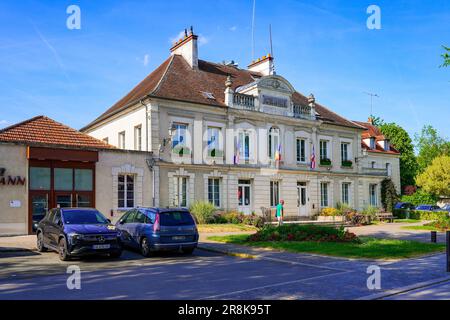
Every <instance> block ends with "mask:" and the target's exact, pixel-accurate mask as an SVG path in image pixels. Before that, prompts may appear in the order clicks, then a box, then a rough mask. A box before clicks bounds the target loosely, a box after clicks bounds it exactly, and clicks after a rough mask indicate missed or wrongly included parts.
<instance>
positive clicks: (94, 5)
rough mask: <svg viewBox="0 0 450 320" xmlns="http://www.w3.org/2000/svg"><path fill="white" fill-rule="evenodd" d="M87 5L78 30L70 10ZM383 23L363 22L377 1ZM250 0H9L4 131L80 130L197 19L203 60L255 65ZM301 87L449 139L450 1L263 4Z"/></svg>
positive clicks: (0, 78)
mask: <svg viewBox="0 0 450 320" xmlns="http://www.w3.org/2000/svg"><path fill="white" fill-rule="evenodd" d="M71 4H76V5H79V6H80V8H81V30H69V29H67V27H66V19H67V17H68V15H67V14H66V8H67V7H68V6H69V5H71ZM371 4H376V5H378V6H379V7H380V8H381V23H382V29H381V30H369V29H368V28H367V27H366V20H367V18H368V14H367V13H366V9H367V7H368V6H369V5H371ZM252 6H253V0H239V1H237V0H236V1H232V0H228V1H226V0H216V1H211V0H209V1H206V0H205V1H199V0H192V1H189V2H186V1H177V0H171V1H125V0H121V1H116V0H108V1H106V0H95V1H93V0H86V1H44V0H41V1H28V0H21V1H16V0H0V127H4V126H6V125H10V124H13V123H15V122H18V121H22V120H25V119H27V118H30V117H32V116H35V115H39V114H45V115H47V116H49V117H51V118H54V119H56V120H58V121H61V122H64V123H66V124H68V125H70V126H72V127H74V128H77V129H78V128H80V127H82V126H84V125H86V124H87V123H89V122H90V121H91V120H93V119H94V118H96V117H97V116H98V115H99V114H101V113H102V112H103V111H105V110H106V109H107V108H108V107H110V106H111V105H112V104H114V103H115V102H116V101H117V100H118V99H120V98H121V97H122V96H124V95H125V94H126V93H127V92H128V91H129V90H130V89H131V88H132V87H134V86H135V85H136V84H137V83H138V82H139V81H141V80H142V79H143V78H144V77H145V76H146V75H147V74H148V73H150V72H151V71H152V70H153V69H154V68H155V67H157V66H158V65H159V64H160V63H162V62H163V61H164V60H165V59H166V58H167V57H168V56H169V48H170V46H171V40H173V39H175V38H176V37H177V35H178V34H179V32H180V31H182V30H183V29H184V28H185V27H188V26H190V25H193V26H194V29H195V31H196V33H197V34H199V35H200V39H201V40H200V47H199V56H200V58H201V59H204V60H208V61H213V62H220V61H223V60H235V61H236V62H238V63H239V65H240V66H241V67H245V66H247V65H248V63H249V62H250V61H251V58H252V57H251V52H252V49H251V17H252ZM269 23H270V24H272V33H273V46H274V55H275V63H276V71H277V73H278V74H280V75H282V76H284V77H285V78H287V79H288V80H289V81H290V82H291V83H292V84H293V85H294V86H295V87H296V88H297V90H298V91H300V92H302V93H304V94H309V93H314V94H315V96H316V99H317V100H318V101H319V102H320V103H322V104H324V105H326V106H328V107H329V108H331V109H332V110H334V111H335V112H337V113H339V114H341V115H343V116H344V117H346V118H349V119H352V120H365V119H367V117H368V115H369V114H370V98H369V96H367V95H365V94H364V92H374V93H377V94H378V95H380V98H375V99H374V113H375V114H376V115H379V116H381V117H382V118H384V119H385V120H387V121H389V122H396V123H398V124H400V125H401V126H403V127H405V128H406V129H407V130H408V131H409V132H410V133H411V134H414V133H415V132H417V131H419V130H420V129H421V127H422V126H423V125H425V124H432V125H433V126H434V127H436V128H437V129H438V130H439V132H440V133H441V134H442V135H443V136H446V137H450V125H449V119H450V68H439V65H440V64H441V63H442V59H441V57H440V54H442V53H443V52H442V51H443V50H442V47H441V45H443V44H446V45H447V46H450V32H449V30H450V1H448V0H436V1H418V0H403V1H402V0H396V1H379V0H372V1H363V0H355V1H348V0H347V1H344V0H342V1H337V0H329V1H325V0H322V1H306V0H305V1H294V0H290V1H282V0H280V1H266V0H256V24H255V26H256V28H255V52H256V56H257V57H258V56H262V55H265V54H267V53H268V52H269V32H268V26H269Z"/></svg>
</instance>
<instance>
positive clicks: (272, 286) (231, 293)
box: [199, 271, 353, 300]
mask: <svg viewBox="0 0 450 320" xmlns="http://www.w3.org/2000/svg"><path fill="white" fill-rule="evenodd" d="M351 272H353V271H345V272H338V273H330V274H326V275H321V276H315V277H311V278H305V279H299V280H292V281H286V282H281V283H276V284H269V285H265V286H261V287H255V288H251V289H245V290H238V291H232V292H227V293H222V294H218V295H214V296H209V297H204V298H200V299H199V300H205V299H217V298H220V297H225V296H230V295H233V294H239V293H245V292H250V291H255V290H261V289H268V288H274V287H280V286H285V285H289V284H294V283H299V282H305V281H309V280H317V279H322V278H325V277H329V276H338V275H342V274H346V273H351Z"/></svg>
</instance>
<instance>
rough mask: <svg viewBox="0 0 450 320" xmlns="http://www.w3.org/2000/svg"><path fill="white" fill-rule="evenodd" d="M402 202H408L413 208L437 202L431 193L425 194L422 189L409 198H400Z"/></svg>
mask: <svg viewBox="0 0 450 320" xmlns="http://www.w3.org/2000/svg"><path fill="white" fill-rule="evenodd" d="M401 201H402V202H409V203H412V204H413V205H415V206H418V205H419V204H436V202H437V201H438V197H436V196H435V195H433V194H431V193H427V192H425V191H424V190H422V189H419V190H417V191H416V192H415V193H413V194H412V195H410V196H402V199H401Z"/></svg>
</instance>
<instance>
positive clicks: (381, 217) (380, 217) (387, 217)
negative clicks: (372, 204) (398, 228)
mask: <svg viewBox="0 0 450 320" xmlns="http://www.w3.org/2000/svg"><path fill="white" fill-rule="evenodd" d="M375 215H376V217H377V219H378V220H380V221H383V220H387V221H389V222H394V216H393V214H392V213H390V212H380V213H376V214H375Z"/></svg>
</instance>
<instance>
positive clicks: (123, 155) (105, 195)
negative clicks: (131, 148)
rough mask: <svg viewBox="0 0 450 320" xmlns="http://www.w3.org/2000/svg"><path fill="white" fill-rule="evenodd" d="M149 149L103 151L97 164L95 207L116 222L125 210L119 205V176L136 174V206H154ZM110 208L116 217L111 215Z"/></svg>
mask: <svg viewBox="0 0 450 320" xmlns="http://www.w3.org/2000/svg"><path fill="white" fill-rule="evenodd" d="M149 158H151V154H150V153H146V152H127V151H100V152H99V162H98V163H97V165H96V175H95V177H96V195H95V197H96V207H97V209H98V210H99V211H100V212H102V213H103V214H104V215H105V216H107V217H108V218H109V219H111V220H113V221H116V220H117V219H118V218H119V217H120V216H121V215H122V214H123V212H124V211H125V210H123V209H122V208H118V199H117V194H118V190H117V184H118V180H117V176H118V175H119V174H132V175H134V176H135V206H143V207H151V206H152V173H151V171H150V169H149V168H148V166H147V163H146V159H149ZM111 210H113V216H112V217H111Z"/></svg>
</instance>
